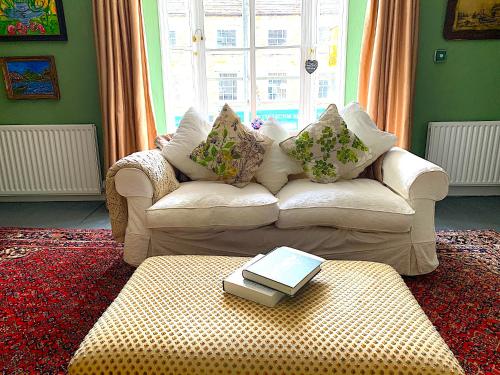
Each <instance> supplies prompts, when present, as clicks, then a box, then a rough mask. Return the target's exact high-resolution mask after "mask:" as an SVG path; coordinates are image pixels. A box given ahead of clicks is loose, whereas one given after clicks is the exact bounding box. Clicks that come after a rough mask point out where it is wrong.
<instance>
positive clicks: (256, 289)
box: [222, 254, 285, 307]
mask: <svg viewBox="0 0 500 375" xmlns="http://www.w3.org/2000/svg"><path fill="white" fill-rule="evenodd" d="M263 257H264V255H262V254H259V255H257V256H256V257H254V258H252V259H251V260H250V261H248V262H247V263H245V264H244V265H243V266H242V267H240V268H238V269H237V270H236V271H234V272H233V273H232V274H231V275H229V276H228V277H226V278H225V279H224V281H223V282H222V287H223V289H224V291H225V292H227V293H231V294H234V295H235V296H238V297H241V298H245V299H248V300H250V301H254V302H257V303H260V304H262V305H265V306H269V307H273V306H276V304H277V303H278V302H279V301H280V300H281V299H282V298H283V297H285V295H284V294H283V293H281V292H278V291H277V290H274V289H271V288H268V287H266V286H264V285H261V284H258V283H254V282H253V281H250V280H245V279H244V278H243V275H242V271H243V269H244V268H245V267H248V266H249V265H251V264H252V263H254V262H256V261H257V260H259V259H261V258H263Z"/></svg>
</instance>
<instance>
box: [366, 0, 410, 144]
mask: <svg viewBox="0 0 500 375" xmlns="http://www.w3.org/2000/svg"><path fill="white" fill-rule="evenodd" d="M418 15H419V0H368V4H367V9H366V17H365V24H364V30H363V42H362V47H361V58H360V71H359V87H358V101H359V103H360V104H361V105H362V106H363V107H364V108H365V109H366V110H367V112H368V113H369V114H370V116H371V117H372V118H373V120H374V121H375V123H376V124H377V126H378V127H379V128H380V129H382V130H384V131H388V132H391V133H394V134H395V135H396V136H397V137H398V146H399V147H402V148H405V149H408V148H409V146H410V141H411V139H410V138H411V125H412V109H413V91H414V87H415V67H416V61H417V46H418Z"/></svg>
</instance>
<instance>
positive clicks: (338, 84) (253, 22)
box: [158, 0, 348, 132]
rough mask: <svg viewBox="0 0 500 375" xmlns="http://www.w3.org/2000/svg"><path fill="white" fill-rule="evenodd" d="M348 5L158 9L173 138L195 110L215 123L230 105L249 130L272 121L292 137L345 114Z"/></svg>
mask: <svg viewBox="0 0 500 375" xmlns="http://www.w3.org/2000/svg"><path fill="white" fill-rule="evenodd" d="M347 3H348V0H280V1H261V0H231V1H226V0H162V1H158V7H159V16H160V32H161V35H160V38H161V46H162V48H163V51H162V54H161V55H162V61H163V64H162V65H163V66H162V69H163V79H164V84H163V88H164V97H165V107H166V112H167V116H168V117H167V130H168V131H169V132H173V131H175V128H176V126H178V124H179V122H180V119H181V118H182V116H183V114H184V113H185V112H186V110H187V109H188V108H189V107H191V106H194V107H196V108H197V110H198V111H199V112H200V113H201V114H202V115H203V116H204V117H205V118H206V119H208V120H209V121H211V120H212V119H214V118H216V117H217V115H218V114H219V112H220V109H221V107H222V106H223V105H224V103H225V102H230V104H231V108H233V110H234V111H235V112H236V113H237V114H238V115H239V116H240V117H241V120H242V122H244V123H247V124H249V123H250V122H251V120H252V119H254V118H255V117H260V118H261V119H263V120H267V119H268V118H269V117H273V118H275V119H276V120H277V121H279V122H280V123H281V124H282V125H284V126H285V127H286V128H287V129H288V130H289V131H291V132H297V131H299V130H300V129H302V128H303V127H304V126H305V125H307V124H309V123H311V122H312V121H314V120H315V119H316V118H317V116H318V115H319V114H321V112H322V111H323V110H324V109H325V108H327V107H328V105H329V104H330V103H336V104H337V105H339V106H342V104H343V102H344V61H345V60H344V59H345V37H346V27H347V26H346V25H347V22H346V19H345V16H346V10H347V5H346V4H347ZM173 35H175V39H176V40H175V44H173V43H171V42H172V38H173ZM202 37H203V38H202ZM169 41H170V43H169ZM307 59H316V60H318V63H319V65H318V68H317V70H316V71H315V72H314V73H313V74H309V73H307V72H306V71H305V68H304V65H305V61H306V60H307Z"/></svg>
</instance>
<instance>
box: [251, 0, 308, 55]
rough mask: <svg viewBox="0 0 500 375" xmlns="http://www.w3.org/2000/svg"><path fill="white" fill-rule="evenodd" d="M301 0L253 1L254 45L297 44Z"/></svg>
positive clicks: (298, 39) (299, 37) (298, 40)
mask: <svg viewBox="0 0 500 375" xmlns="http://www.w3.org/2000/svg"><path fill="white" fill-rule="evenodd" d="M301 12H302V1H300V0H287V1H280V2H275V1H269V0H256V1H255V45H256V46H257V47H264V46H282V45H287V46H298V45H300V41H301V36H300V28H301V21H300V15H301Z"/></svg>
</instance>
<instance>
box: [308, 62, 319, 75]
mask: <svg viewBox="0 0 500 375" xmlns="http://www.w3.org/2000/svg"><path fill="white" fill-rule="evenodd" d="M316 69H318V60H306V72H307V73H309V74H313V73H314V72H315V71H316Z"/></svg>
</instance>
